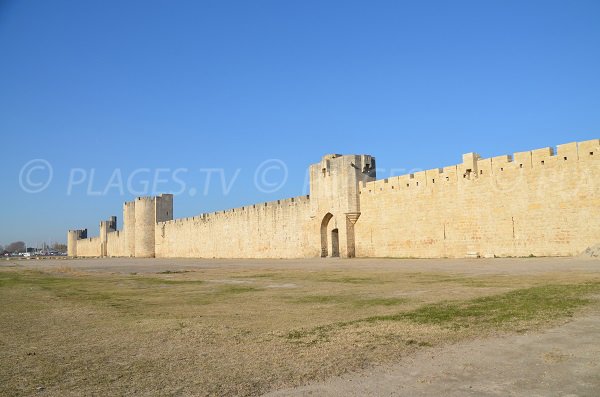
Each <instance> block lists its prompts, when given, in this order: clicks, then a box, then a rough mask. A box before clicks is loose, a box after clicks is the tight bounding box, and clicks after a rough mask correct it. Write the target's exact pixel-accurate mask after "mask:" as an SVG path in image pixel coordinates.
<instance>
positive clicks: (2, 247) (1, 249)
mask: <svg viewBox="0 0 600 397" xmlns="http://www.w3.org/2000/svg"><path fill="white" fill-rule="evenodd" d="M0 252H4V246H3V245H2V244H0Z"/></svg>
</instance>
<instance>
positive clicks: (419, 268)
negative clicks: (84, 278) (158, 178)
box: [0, 258, 600, 275]
mask: <svg viewBox="0 0 600 397" xmlns="http://www.w3.org/2000/svg"><path fill="white" fill-rule="evenodd" d="M12 262H16V263H18V264H19V265H21V266H25V267H31V268H50V269H51V268H52V267H60V266H65V265H66V266H69V267H71V268H74V269H81V270H83V271H89V272H108V273H132V272H135V273H154V272H157V271H165V270H192V269H226V270H227V269H253V268H260V269H266V268H272V269H277V270H284V269H288V268H289V269H303V270H321V269H327V270H343V269H359V270H364V269H365V268H368V269H372V270H394V271H412V272H436V273H453V274H458V273H460V274H470V275H494V274H497V275H521V274H522V275H535V274H543V273H553V272H564V271H572V272H574V273H588V272H590V273H600V260H598V259H587V258H495V259H371V258H369V259H367V258H364V259H363V258H359V259H350V260H347V259H339V258H327V259H320V258H318V259H317V258H315V259H170V258H158V259H135V258H109V259H106V258H104V259H101V258H78V259H70V258H64V259H41V260H35V259H30V260H26V259H22V260H18V261H15V260H12ZM0 264H1V262H0Z"/></svg>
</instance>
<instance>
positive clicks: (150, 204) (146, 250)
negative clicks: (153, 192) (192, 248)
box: [133, 194, 173, 258]
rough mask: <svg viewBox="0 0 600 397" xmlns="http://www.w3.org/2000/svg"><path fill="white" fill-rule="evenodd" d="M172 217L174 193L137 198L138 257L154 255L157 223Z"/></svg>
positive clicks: (136, 238) (136, 234) (136, 245)
mask: <svg viewBox="0 0 600 397" xmlns="http://www.w3.org/2000/svg"><path fill="white" fill-rule="evenodd" d="M172 219H173V195H172V194H161V195H160V196H156V197H138V198H137V199H135V232H134V237H133V238H134V241H135V249H134V256H135V257H136V258H153V257H154V254H155V251H154V247H155V245H154V233H155V232H156V224H157V222H164V221H169V220H172Z"/></svg>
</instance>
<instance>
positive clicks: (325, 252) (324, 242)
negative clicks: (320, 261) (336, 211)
mask: <svg viewBox="0 0 600 397" xmlns="http://www.w3.org/2000/svg"><path fill="white" fill-rule="evenodd" d="M332 218H333V214H332V213H331V212H328V213H327V214H325V216H324V217H323V220H322V221H321V258H327V257H328V256H329V253H330V250H329V236H328V234H329V233H327V228H328V226H329V222H330V221H331V219H332ZM338 247H339V239H338ZM338 255H339V248H338Z"/></svg>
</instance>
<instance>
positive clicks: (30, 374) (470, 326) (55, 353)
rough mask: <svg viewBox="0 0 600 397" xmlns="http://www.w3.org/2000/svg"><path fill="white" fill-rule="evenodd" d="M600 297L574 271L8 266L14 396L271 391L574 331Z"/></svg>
mask: <svg viewBox="0 0 600 397" xmlns="http://www.w3.org/2000/svg"><path fill="white" fill-rule="evenodd" d="M599 292H600V276H599V275H598V274H586V273H577V272H571V271H570V272H555V273H544V274H538V275H518V276H517V275H484V274H482V275H466V274H452V273H448V272H413V271H406V270H393V269H392V270H390V269H389V268H385V269H382V268H368V267H365V268H363V269H360V268H359V269H357V268H349V269H328V268H323V269H314V268H309V269H299V268H290V269H285V268H283V267H265V268H260V267H256V266H254V267H252V268H250V269H243V268H239V267H238V268H219V267H218V266H215V267H213V268H210V269H194V270H192V271H190V270H189V269H188V270H185V271H184V270H177V269H176V270H164V269H162V270H157V271H156V272H155V273H154V274H108V273H85V272H83V271H81V270H80V269H72V268H70V267H67V266H64V267H59V268H52V269H51V270H47V271H34V270H30V269H23V268H18V267H17V268H7V267H4V268H0V307H1V308H2V309H1V311H0V351H1V352H2V353H1V355H0V394H3V395H31V394H33V393H35V392H36V390H37V389H38V388H43V392H44V394H45V395H61V396H64V395H94V394H98V395H133V394H142V395H145V394H160V395H258V394H260V393H263V392H266V391H269V390H273V389H276V388H280V387H284V386H293V385H299V384H303V383H306V382H308V381H312V380H318V379H324V378H326V377H329V376H333V375H338V374H341V373H344V372H348V371H353V370H357V369H360V368H364V367H367V366H370V365H374V364H378V363H385V362H390V361H394V360H397V359H399V358H400V357H402V356H404V355H407V354H411V353H412V352H414V351H416V350H418V349H423V348H427V347H428V346H436V345H440V344H442V343H449V342H452V341H457V340H461V339H464V338H470V337H473V336H474V335H478V336H479V335H489V334H494V333H498V332H521V331H524V330H528V329H533V328H539V327H543V326H546V325H548V324H551V323H554V322H556V321H563V320H564V319H566V318H568V317H569V316H572V315H573V314H574V313H576V312H577V311H578V310H581V308H583V307H585V306H586V305H590V304H593V303H594V302H595V301H594V300H593V299H592V298H591V297H592V296H593V295H594V294H598V293H599ZM40 390H41V389H40Z"/></svg>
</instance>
